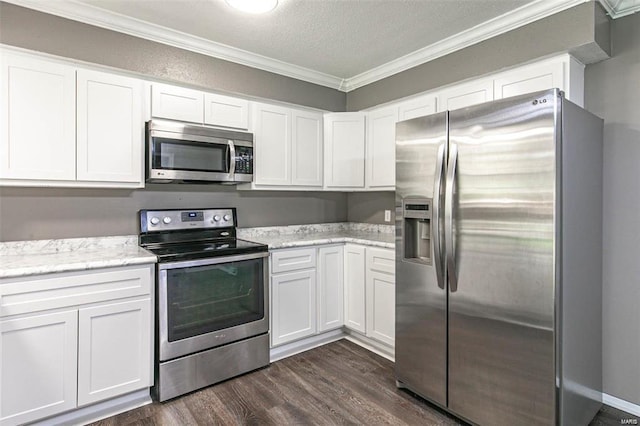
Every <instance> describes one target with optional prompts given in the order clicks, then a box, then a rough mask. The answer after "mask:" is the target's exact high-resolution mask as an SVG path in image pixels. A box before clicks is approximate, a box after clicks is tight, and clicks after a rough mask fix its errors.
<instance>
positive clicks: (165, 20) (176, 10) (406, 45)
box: [54, 0, 533, 78]
mask: <svg viewBox="0 0 640 426" xmlns="http://www.w3.org/2000/svg"><path fill="white" fill-rule="evenodd" d="M54 1H55V0H54ZM80 1H81V2H82V3H86V4H89V5H92V6H96V7H99V8H102V9H105V10H108V11H111V12H116V13H119V14H122V15H126V16H129V17H133V18H136V19H139V20H143V21H146V22H150V23H153V24H157V25H160V26H162V27H167V28H170V29H173V30H178V31H181V32H184V33H187V34H190V35H194V36H198V37H201V38H204V39H207V40H211V41H214V42H217V43H222V44H225V45H228V46H232V47H235V48H238V49H242V50H246V51H249V52H252V53H256V54H259V55H263V56H266V57H269V58H273V59H277V60H280V61H283V62H286V63H290V64H294V65H298V66H301V67H305V68H309V69H312V70H315V71H320V72H323V73H325V74H329V75H332V76H336V77H340V78H349V77H353V76H355V75H358V74H361V73H363V72H365V71H368V70H370V69H372V68H375V67H377V66H380V65H383V64H385V63H387V62H389V61H392V60H394V59H397V58H399V57H401V56H404V55H406V54H409V53H411V52H413V51H416V50H418V49H420V48H423V47H426V46H431V45H434V44H437V43H438V42H439V41H441V40H443V39H445V38H447V37H449V36H453V35H455V34H457V33H460V32H462V31H464V30H467V29H469V28H472V27H474V26H476V25H479V24H482V23H484V22H485V21H488V20H490V19H492V18H495V17H497V16H500V15H503V14H505V13H507V12H510V11H512V10H514V9H517V8H519V7H521V6H523V5H525V4H527V3H531V2H532V1H533V0H279V5H278V7H277V8H276V9H275V10H274V11H273V12H270V13H268V14H265V15H247V14H244V13H241V12H237V11H235V10H233V9H231V8H230V7H229V6H228V5H227V4H226V3H225V1H224V0H137V1H131V0H80Z"/></svg>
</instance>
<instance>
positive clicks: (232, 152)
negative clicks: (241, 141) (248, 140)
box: [227, 140, 236, 176]
mask: <svg viewBox="0 0 640 426" xmlns="http://www.w3.org/2000/svg"><path fill="white" fill-rule="evenodd" d="M227 144H228V145H229V175H231V176H233V175H234V174H235V172H236V146H235V145H234V144H233V141H232V140H228V141H227Z"/></svg>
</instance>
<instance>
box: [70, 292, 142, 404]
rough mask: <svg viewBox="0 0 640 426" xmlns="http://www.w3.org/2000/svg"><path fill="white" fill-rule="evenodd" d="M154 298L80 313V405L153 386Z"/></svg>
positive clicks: (84, 309) (85, 310) (83, 310)
mask: <svg viewBox="0 0 640 426" xmlns="http://www.w3.org/2000/svg"><path fill="white" fill-rule="evenodd" d="M151 330H152V326H151V299H149V298H146V299H142V300H134V301H130V302H122V303H113V304H108V305H100V306H95V307H91V308H83V309H80V310H79V312H78V406H83V405H87V404H91V403H94V402H97V401H101V400H104V399H108V398H111V397H115V396H118V395H122V394H125V393H127V392H131V391H134V390H137V389H140V388H144V387H146V386H149V385H150V383H151V369H150V365H151V364H152V363H153V352H152V351H150V350H149V348H151Z"/></svg>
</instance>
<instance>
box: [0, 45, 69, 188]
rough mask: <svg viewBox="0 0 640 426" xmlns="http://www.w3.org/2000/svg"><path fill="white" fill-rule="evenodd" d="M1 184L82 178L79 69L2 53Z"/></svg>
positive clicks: (0, 94)
mask: <svg viewBox="0 0 640 426" xmlns="http://www.w3.org/2000/svg"><path fill="white" fill-rule="evenodd" d="M0 58H1V61H2V72H1V74H2V75H1V77H0V78H1V81H2V89H1V92H0V98H1V100H0V102H1V104H0V105H1V106H0V108H1V111H0V116H1V120H2V121H1V125H0V131H1V132H2V133H1V135H0V178H3V179H28V180H56V181H61V180H62V181H73V180H75V178H76V151H75V150H76V124H75V115H76V95H75V78H76V73H75V68H73V67H71V66H68V65H64V64H59V63H56V62H51V61H47V60H41V59H37V58H33V57H30V56H25V55H19V54H12V53H9V52H2V53H1V56H0Z"/></svg>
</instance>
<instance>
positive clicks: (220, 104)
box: [204, 93, 249, 130]
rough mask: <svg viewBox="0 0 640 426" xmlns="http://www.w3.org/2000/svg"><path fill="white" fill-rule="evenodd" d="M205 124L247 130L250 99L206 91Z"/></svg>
mask: <svg viewBox="0 0 640 426" xmlns="http://www.w3.org/2000/svg"><path fill="white" fill-rule="evenodd" d="M204 124H210V125H212V126H220V127H233V128H236V129H242V130H247V129H248V128H249V101H247V100H244V99H238V98H232V97H231V96H223V95H216V94H213V93H205V94H204Z"/></svg>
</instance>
